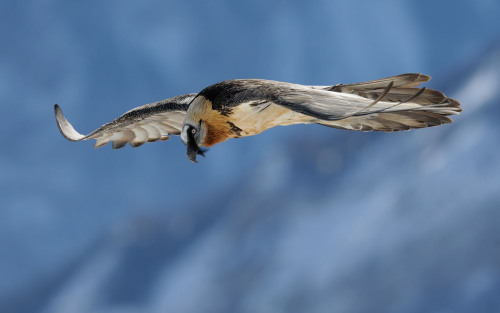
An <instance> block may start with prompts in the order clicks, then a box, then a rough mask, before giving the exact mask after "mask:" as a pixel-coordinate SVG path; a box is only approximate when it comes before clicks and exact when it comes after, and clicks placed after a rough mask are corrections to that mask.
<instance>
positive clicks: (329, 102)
mask: <svg viewBox="0 0 500 313" xmlns="http://www.w3.org/2000/svg"><path fill="white" fill-rule="evenodd" d="M428 80H430V77H429V76H427V75H422V74H403V75H399V76H394V77H388V78H384V79H379V80H374V81H369V82H363V83H357V84H349V85H342V84H339V85H334V86H305V85H298V84H291V83H284V82H277V81H269V80H258V79H244V80H231V81H225V82H221V83H218V84H215V85H212V86H209V87H207V88H206V89H204V90H203V91H201V92H200V93H199V95H201V96H203V97H204V98H206V99H207V100H209V101H210V102H211V103H212V108H213V109H215V110H218V111H219V112H221V114H223V115H225V116H228V118H229V119H230V122H231V123H232V124H234V125H236V126H237V127H238V128H239V129H241V130H242V131H241V132H240V133H241V135H243V136H245V135H253V134H256V133H259V132H261V131H264V130H265V129H268V128H271V127H274V126H276V125H291V124H299V123H318V124H322V125H326V126H330V127H336V128H344V129H351V130H363V131H369V130H378V131H395V130H408V129H411V128H422V127H429V126H436V125H441V124H444V123H449V122H451V119H450V118H448V117H447V116H449V115H453V114H458V113H459V112H460V111H461V109H460V103H458V102H457V101H456V100H454V99H451V98H448V97H446V96H445V95H444V94H443V93H442V92H440V91H436V90H432V89H425V88H416V87H417V86H419V85H420V84H421V83H422V82H426V81H428ZM283 109H287V110H283ZM248 129H250V131H247V130H248ZM237 136H238V135H234V136H233V137H237Z"/></svg>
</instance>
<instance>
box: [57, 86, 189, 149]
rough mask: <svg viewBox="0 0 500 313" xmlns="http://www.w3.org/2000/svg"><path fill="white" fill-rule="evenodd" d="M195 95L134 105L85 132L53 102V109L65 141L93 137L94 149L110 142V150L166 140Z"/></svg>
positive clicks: (177, 127)
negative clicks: (74, 124) (134, 106)
mask: <svg viewBox="0 0 500 313" xmlns="http://www.w3.org/2000/svg"><path fill="white" fill-rule="evenodd" d="M195 96H196V94H187V95H182V96H177V97H174V98H170V99H166V100H163V101H159V102H155V103H150V104H146V105H143V106H140V107H137V108H135V109H132V110H130V111H128V112H127V113H125V114H123V115H122V116H120V117H119V118H117V119H116V120H114V121H112V122H109V123H107V124H105V125H103V126H101V127H100V128H98V129H97V130H95V131H93V132H91V133H90V134H88V135H82V134H80V133H78V132H77V131H76V130H75V129H74V128H73V126H72V125H71V124H70V123H69V122H68V120H67V119H66V118H65V117H64V115H63V113H62V111H61V108H60V107H59V106H58V105H57V104H56V105H55V107H54V111H55V115H56V121H57V126H58V127H59V130H60V131H61V134H62V135H63V136H64V137H65V138H66V139H68V140H71V141H80V140H88V139H96V140H97V141H96V143H95V147H96V148H99V147H102V146H104V145H106V144H107V143H109V142H112V143H113V149H119V148H122V147H124V146H125V145H126V144H127V143H130V145H131V146H132V147H138V146H140V145H143V144H144V143H146V142H148V141H149V142H153V141H157V140H167V139H169V138H170V137H169V136H170V135H179V134H180V132H181V129H182V123H183V121H184V116H185V115H186V111H187V109H188V107H189V105H190V103H191V101H192V100H193V98H194V97H195Z"/></svg>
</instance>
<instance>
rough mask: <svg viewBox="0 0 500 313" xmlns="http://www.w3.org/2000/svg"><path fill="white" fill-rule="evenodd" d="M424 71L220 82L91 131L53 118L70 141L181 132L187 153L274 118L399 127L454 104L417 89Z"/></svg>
mask: <svg viewBox="0 0 500 313" xmlns="http://www.w3.org/2000/svg"><path fill="white" fill-rule="evenodd" d="M429 79H430V77H429V76H426V75H422V74H403V75H399V76H394V77H389V78H384V79H380V80H375V81H369V82H363V83H357V84H349V85H342V84H338V85H332V86H305V85H298V84H291V83H285V82H277V81H270V80H261V79H236V80H228V81H223V82H220V83H217V84H214V85H211V86H208V87H207V88H205V89H203V90H202V91H201V92H199V93H198V94H187V95H182V96H177V97H174V98H170V99H167V100H163V101H159V102H155V103H152V104H147V105H144V106H141V107H138V108H135V109H133V110H130V111H128V112H127V113H125V114H124V115H122V116H121V117H119V118H118V119H116V120H114V121H112V122H110V123H108V124H105V125H103V126H102V127H100V128H99V129H97V130H96V131H94V132H92V133H90V134H89V135H86V136H84V135H81V134H79V133H78V132H76V131H75V130H74V128H73V127H72V126H71V124H70V123H69V122H68V121H67V120H66V119H65V118H64V116H63V115H62V112H61V110H60V108H59V106H58V105H56V106H55V112H56V119H57V122H58V126H59V129H60V131H61V133H62V134H63V136H64V137H66V138H67V139H69V140H72V141H79V140H87V139H96V140H97V141H96V144H95V146H96V147H100V146H103V145H105V144H107V143H108V142H112V143H113V148H115V149H116V148H121V147H123V146H125V145H126V143H127V142H129V143H130V145H131V146H133V147H137V146H140V145H142V144H144V143H145V142H147V141H150V142H152V141H156V140H166V139H168V138H169V136H170V135H181V138H182V141H183V142H184V143H185V144H186V146H187V154H188V158H189V159H190V160H191V161H196V155H197V154H203V150H202V149H201V148H200V147H211V146H213V145H215V144H217V143H220V142H223V141H225V140H227V139H229V138H239V137H245V136H252V135H256V134H259V133H261V132H263V131H265V130H267V129H269V128H272V127H275V126H278V125H293V124H308V123H317V124H321V125H325V126H329V127H334V128H342V129H349V130H362V131H371V130H376V131H386V132H390V131H398V130H409V129H412V128H423V127H429V126H437V125H441V124H444V123H450V122H451V121H452V120H451V119H450V118H448V117H447V116H449V115H453V114H458V113H459V112H460V111H461V108H460V103H459V102H458V101H456V100H454V99H451V98H447V97H446V96H445V95H444V94H443V93H441V92H440V91H436V90H432V89H425V88H416V87H417V86H418V85H420V83H422V82H425V81H428V80H429Z"/></svg>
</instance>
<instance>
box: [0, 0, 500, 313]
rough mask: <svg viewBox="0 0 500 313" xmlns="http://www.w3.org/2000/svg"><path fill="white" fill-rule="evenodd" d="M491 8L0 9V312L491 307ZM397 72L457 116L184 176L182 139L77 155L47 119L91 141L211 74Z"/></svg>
mask: <svg viewBox="0 0 500 313" xmlns="http://www.w3.org/2000/svg"><path fill="white" fill-rule="evenodd" d="M498 16H500V3H498V1H495V0H482V1H437V2H436V1H430V0H422V1H396V0H394V1H391V0H387V1H378V2H373V1H307V2H303V1H252V2H235V1H222V0H220V1H210V2H201V1H192V2H187V1H148V2H139V1H130V2H126V3H125V2H123V1H85V2H68V1H58V0H52V1H1V2H0V24H1V27H0V29H1V30H0V42H1V48H0V117H1V118H2V123H0V143H1V148H0V199H1V200H0V277H2V279H0V311H6V312H7V311H10V310H13V311H15V312H34V311H40V312H59V311H60V312H88V311H96V310H100V311H101V312H143V311H144V312H156V311H158V312H163V311H165V310H167V311H172V310H173V311H175V312H199V311H200V308H204V310H205V312H212V311H213V312H226V311H227V312H246V311H248V312H295V311H297V312H300V311H302V312H303V311H304V310H302V309H305V308H302V309H301V307H300V305H299V304H296V303H295V302H294V301H295V300H294V299H300V301H299V302H301V303H306V304H307V307H306V308H307V309H308V310H307V311H310V312H346V311H348V312H370V309H373V308H377V309H379V310H383V311H385V312H391V311H394V312H422V311H426V312H431V311H438V310H439V311H441V312H447V311H446V310H447V308H452V310H451V309H450V312H461V311H463V312H467V310H468V309H470V308H472V307H474V306H475V305H479V304H482V305H484V307H483V310H482V311H483V312H488V311H490V312H495V310H496V309H498V308H499V307H500V304H499V301H498V299H497V300H494V297H493V294H495V293H494V292H496V294H498V291H500V270H499V268H498V264H500V256H499V255H500V245H499V242H500V235H499V231H498V230H497V229H496V228H495V226H494V225H496V224H495V223H493V222H494V221H498V218H500V215H499V214H500V213H499V210H498V209H499V205H500V198H499V196H498V194H499V193H498V192H499V191H500V189H499V187H498V186H500V179H499V178H498V177H500V176H499V174H500V166H499V162H498V160H497V159H498V158H497V156H498V153H499V152H500V149H499V145H498V143H499V142H500V141H499V140H498V139H499V132H500V128H499V127H498V123H497V116H498V114H499V113H500V109H498V102H499V100H500V96H499V92H498V86H499V84H500V80H499V77H500V74H499V73H500V61H499V54H500V52H499V51H500V48H499V47H500V23H499V22H498ZM405 72H422V73H425V74H428V75H431V76H432V77H433V80H432V81H431V82H430V83H428V84H427V86H429V87H432V88H435V89H440V90H443V91H444V92H445V93H446V94H447V95H449V96H453V97H455V98H457V99H458V100H460V101H461V102H462V105H463V108H464V113H463V114H461V115H460V116H458V117H457V118H456V123H455V124H452V125H447V126H445V127H439V128H433V129H425V130H419V131H415V132H405V133H401V134H399V133H398V134H376V133H355V132H347V131H340V130H334V129H328V128H326V127H321V126H312V125H309V126H305V125H303V126H294V127H279V128H276V129H272V130H270V131H267V132H265V133H263V134H261V135H259V136H254V137H249V138H244V139H238V140H231V141H229V142H226V143H223V144H221V145H218V146H216V147H214V148H213V149H211V150H210V152H209V153H208V154H207V157H206V158H205V159H201V160H200V162H199V163H198V164H196V165H194V164H192V163H190V162H189V161H188V160H187V159H186V157H185V148H184V146H183V144H182V142H181V141H180V139H178V138H173V139H171V140H170V141H168V142H166V143H156V144H146V145H144V146H142V147H141V148H139V149H132V148H130V147H127V148H124V149H122V150H119V151H113V150H112V149H111V148H110V147H105V148H101V149H98V150H94V148H93V143H90V142H85V143H70V142H68V141H66V140H65V139H64V138H62V136H60V134H59V132H58V129H57V127H56V124H55V121H54V117H53V105H54V104H55V103H58V104H60V105H61V107H62V109H63V110H64V113H65V115H66V116H67V118H68V119H69V120H70V121H71V122H72V123H73V124H74V126H75V128H76V129H77V130H79V131H81V132H82V133H87V132H90V131H91V130H93V129H95V128H97V127H98V126H100V125H102V124H104V123H106V122H108V121H110V120H112V119H114V118H116V117H117V116H119V115H121V114H122V113H124V112H125V111H127V110H129V109H131V108H133V107H135V106H138V105H142V104H145V103H149V102H154V101H158V100H162V99H165V98H169V97H172V96H176V95H179V94H184V93H190V92H197V91H200V90H201V89H203V88H204V87H206V86H208V85H210V84H212V83H215V82H218V81H221V80H225V79H232V78H265V79H274V80H282V81H288V82H294V83H301V84H310V85H326V84H336V83H341V82H342V83H352V82H358V81H364V80H371V79H377V78H381V77H386V76H392V75H397V74H400V73H405ZM384 230H385V231H384ZM175 234H177V235H175ZM179 234H181V235H179ZM468 236H469V237H468ZM158 238H161V240H160V239H158ZM158 241H159V242H158ZM480 243H481V244H480ZM483 245H484V246H483ZM138 247H139V248H138ZM141 249H142V250H141ZM109 251H115V252H114V253H115V254H112V255H111V254H110V255H108V254H106V253H111V252H109ZM148 256H149V257H148ZM307 256H309V258H308V257H307ZM405 256H408V257H407V258H405ZM454 260H455V261H456V260H461V261H460V262H461V263H460V262H459V263H454ZM497 261H498V262H497ZM457 262H458V261H457ZM215 263H217V264H218V266H215V265H214V264H215ZM124 264H125V265H124ZM127 264H128V265H127ZM154 264H156V265H154ZM405 264H406V265H407V269H409V270H405V268H404V265H405ZM495 264H497V265H496V266H495ZM454 265H455V266H454ZM147 269H149V272H148V270H147ZM131 273H135V274H134V275H135V276H134V275H133V274H131ZM145 277H149V278H148V279H147V280H146V281H144V279H146V278H145ZM135 280H138V281H139V282H141V285H142V286H148V288H144V290H145V291H144V290H143V291H142V292H143V293H144V294H143V296H142V298H141V297H139V296H137V297H133V296H131V295H138V294H142V293H140V292H139V291H138V290H136V289H134V288H135V287H134V286H136V285H137V282H136V281H135ZM213 286H218V287H217V288H215V289H213V288H214V287H213ZM457 286H459V287H457ZM457 288H458V289H457ZM214 290H215V291H214ZM374 290H375V291H376V292H374ZM367 293H369V294H370V295H371V296H366V294H367ZM188 295H189V296H188ZM391 295H392V296H391ZM127 299H128V300H127ZM456 299H460V301H458V300H456ZM296 301H298V300H296ZM201 303H202V304H203V305H202V304H201ZM2 308H4V309H3V310H2Z"/></svg>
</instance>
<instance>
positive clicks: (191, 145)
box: [186, 140, 205, 163]
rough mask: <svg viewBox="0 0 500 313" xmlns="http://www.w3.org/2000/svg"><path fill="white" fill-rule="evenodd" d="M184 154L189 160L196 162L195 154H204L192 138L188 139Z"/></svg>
mask: <svg viewBox="0 0 500 313" xmlns="http://www.w3.org/2000/svg"><path fill="white" fill-rule="evenodd" d="M186 148H187V151H186V155H187V157H188V159H189V161H191V162H193V163H198V161H196V156H197V155H198V154H199V155H201V156H205V151H204V150H203V149H200V147H198V145H197V144H196V143H195V142H194V140H189V141H188V143H187V144H186Z"/></svg>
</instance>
